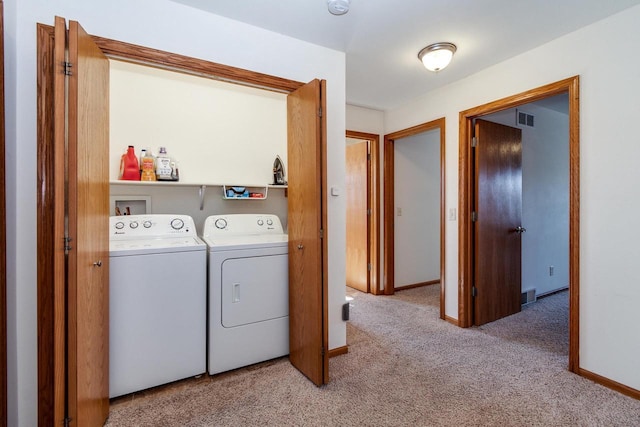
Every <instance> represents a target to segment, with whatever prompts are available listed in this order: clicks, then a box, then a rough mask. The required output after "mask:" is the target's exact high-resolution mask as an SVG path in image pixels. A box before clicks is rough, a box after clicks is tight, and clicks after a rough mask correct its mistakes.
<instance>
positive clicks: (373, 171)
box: [346, 130, 382, 295]
mask: <svg viewBox="0 0 640 427" xmlns="http://www.w3.org/2000/svg"><path fill="white" fill-rule="evenodd" d="M346 137H347V138H354V139H362V140H367V141H369V144H370V150H369V151H370V155H371V158H370V160H369V161H368V162H367V181H368V185H367V209H370V211H371V214H370V215H369V216H368V221H367V259H368V261H367V262H368V263H369V264H371V269H370V270H369V271H368V272H367V276H368V277H367V282H369V283H368V287H369V292H371V293H372V294H374V295H378V294H380V293H382V290H381V289H380V285H379V281H378V278H379V277H380V220H379V215H380V196H379V194H380V179H379V178H378V177H379V176H380V136H379V135H377V134H374V133H366V132H358V131H354V130H347V131H346Z"/></svg>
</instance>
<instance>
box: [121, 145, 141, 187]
mask: <svg viewBox="0 0 640 427" xmlns="http://www.w3.org/2000/svg"><path fill="white" fill-rule="evenodd" d="M120 179H124V180H128V181H140V165H139V163H138V157H137V156H136V151H135V149H134V148H133V145H130V146H129V148H127V152H126V153H124V154H123V155H122V158H121V159H120Z"/></svg>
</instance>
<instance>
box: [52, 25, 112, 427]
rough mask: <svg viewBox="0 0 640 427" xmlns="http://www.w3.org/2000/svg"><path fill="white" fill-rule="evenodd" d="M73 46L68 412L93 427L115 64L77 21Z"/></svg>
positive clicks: (102, 326) (104, 401)
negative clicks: (111, 72)
mask: <svg viewBox="0 0 640 427" xmlns="http://www.w3.org/2000/svg"><path fill="white" fill-rule="evenodd" d="M60 25H64V20H61V19H60V20H56V40H55V42H56V49H58V47H59V44H62V43H64V40H59V39H58V37H57V35H58V34H59V32H58V29H59V26H60ZM67 50H68V62H69V63H70V64H71V67H70V69H69V70H70V75H69V76H68V83H67V84H68V94H67V97H68V98H67V104H68V108H67V115H66V122H67V133H68V135H67V171H68V187H67V188H68V190H67V203H68V210H67V217H68V231H67V233H68V237H69V238H70V241H69V245H70V247H71V248H70V250H69V251H68V255H67V396H68V401H67V405H68V407H67V416H68V417H69V418H70V421H71V425H74V426H90V427H91V426H102V425H103V424H104V422H105V420H106V418H107V416H108V414H109V239H108V229H109V204H108V201H109V175H108V167H109V164H108V158H107V156H106V155H105V153H108V152H109V61H108V59H107V58H106V57H105V56H104V55H103V54H102V52H101V51H100V49H99V48H98V47H97V46H96V44H95V43H94V42H93V40H92V39H91V37H90V36H89V35H88V34H87V33H86V32H85V31H84V30H83V29H82V27H81V26H80V25H79V24H78V23H77V22H75V21H70V22H69V30H68V40H67Z"/></svg>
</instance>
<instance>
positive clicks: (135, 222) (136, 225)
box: [129, 221, 139, 229]
mask: <svg viewBox="0 0 640 427" xmlns="http://www.w3.org/2000/svg"><path fill="white" fill-rule="evenodd" d="M138 225H139V224H138V221H131V222H130V223H129V227H131V228H133V229H136V228H138Z"/></svg>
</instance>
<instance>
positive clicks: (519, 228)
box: [516, 225, 527, 233]
mask: <svg viewBox="0 0 640 427" xmlns="http://www.w3.org/2000/svg"><path fill="white" fill-rule="evenodd" d="M525 231H527V229H526V228H524V227H523V226H521V225H519V226H517V227H516V233H524V232H525Z"/></svg>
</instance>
